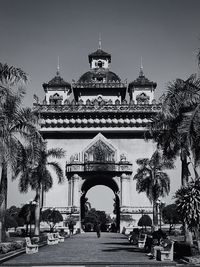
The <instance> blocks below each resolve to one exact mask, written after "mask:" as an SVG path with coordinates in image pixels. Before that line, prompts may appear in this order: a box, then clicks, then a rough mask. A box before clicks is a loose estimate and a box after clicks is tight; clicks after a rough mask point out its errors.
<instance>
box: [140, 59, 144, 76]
mask: <svg viewBox="0 0 200 267" xmlns="http://www.w3.org/2000/svg"><path fill="white" fill-rule="evenodd" d="M139 76H144V72H143V65H142V57H141V59H140V74H139Z"/></svg>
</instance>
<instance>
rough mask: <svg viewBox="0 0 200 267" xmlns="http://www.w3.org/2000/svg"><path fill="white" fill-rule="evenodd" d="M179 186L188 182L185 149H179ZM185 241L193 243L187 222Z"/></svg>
mask: <svg viewBox="0 0 200 267" xmlns="http://www.w3.org/2000/svg"><path fill="white" fill-rule="evenodd" d="M180 158H181V186H186V185H187V183H188V177H189V170H188V162H187V153H186V151H185V149H182V150H181V155H180ZM185 242H187V243H189V244H190V245H193V239H192V233H191V232H190V231H189V229H188V227H187V224H185Z"/></svg>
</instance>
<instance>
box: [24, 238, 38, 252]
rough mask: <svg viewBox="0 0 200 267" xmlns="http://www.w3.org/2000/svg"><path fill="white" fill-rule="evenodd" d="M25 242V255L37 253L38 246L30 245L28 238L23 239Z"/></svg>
mask: <svg viewBox="0 0 200 267" xmlns="http://www.w3.org/2000/svg"><path fill="white" fill-rule="evenodd" d="M25 241H26V254H33V253H36V252H38V245H36V244H32V243H31V239H30V237H25Z"/></svg>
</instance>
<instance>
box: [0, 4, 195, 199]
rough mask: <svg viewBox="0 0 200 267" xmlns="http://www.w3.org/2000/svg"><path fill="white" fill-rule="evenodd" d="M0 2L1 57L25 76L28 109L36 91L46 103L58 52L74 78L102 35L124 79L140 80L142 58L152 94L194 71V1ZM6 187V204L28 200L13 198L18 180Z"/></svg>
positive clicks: (114, 66) (65, 70)
mask: <svg viewBox="0 0 200 267" xmlns="http://www.w3.org/2000/svg"><path fill="white" fill-rule="evenodd" d="M0 7H1V8H0V39H1V41H0V61H1V62H2V63H8V64H9V65H13V66H15V67H20V68H22V69H23V70H24V71H25V72H26V73H27V74H28V76H29V82H28V84H27V95H26V97H25V99H24V105H26V106H32V102H33V95H34V94H36V95H38V96H39V98H40V100H43V98H44V91H43V88H42V84H43V83H44V82H48V81H49V80H50V79H52V78H53V77H54V76H55V74H56V68H57V57H58V56H59V58H60V73H61V76H62V77H63V78H64V79H65V80H66V81H68V82H71V81H72V79H74V80H78V79H79V77H80V76H81V75H82V74H83V73H84V72H86V71H87V70H88V69H89V64H88V54H89V53H91V52H93V51H95V50H96V49H97V47H98V38H99V33H100V34H101V38H102V49H103V50H105V51H106V52H109V53H111V55H112V63H111V69H112V71H114V72H115V73H116V74H118V75H119V76H120V78H121V79H122V80H125V79H127V81H128V82H131V81H133V80H134V79H136V78H137V76H138V73H139V67H140V59H141V57H142V59H143V67H144V73H145V75H146V76H147V77H148V78H149V79H150V80H152V81H155V82H157V84H158V86H157V90H156V97H157V98H158V97H159V96H160V95H161V94H162V93H163V92H164V91H165V90H166V88H167V84H168V83H169V82H172V81H173V80H175V79H176V78H182V79H186V78H187V77H189V75H190V74H192V73H196V72H197V71H198V68H197V59H196V55H197V53H198V49H199V47H200V28H199V25H200V16H199V10H200V1H199V0H118V1H116V0H115V1H114V0H101V1H99V0H84V1H83V0H17V1H14V0H0ZM9 190H10V191H9V192H10V195H9V199H8V203H9V204H13V203H17V204H18V203H21V202H24V201H25V200H26V199H27V198H28V197H29V198H30V196H29V195H28V196H23V198H21V197H19V196H18V197H15V193H14V192H15V190H16V185H15V184H11V185H10V189H9ZM112 198H113V196H112V194H111V195H110V199H112Z"/></svg>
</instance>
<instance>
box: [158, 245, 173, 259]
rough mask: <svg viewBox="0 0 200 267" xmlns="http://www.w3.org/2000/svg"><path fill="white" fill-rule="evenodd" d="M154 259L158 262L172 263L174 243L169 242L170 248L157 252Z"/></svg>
mask: <svg viewBox="0 0 200 267" xmlns="http://www.w3.org/2000/svg"><path fill="white" fill-rule="evenodd" d="M156 259H157V260H158V261H173V260H174V241H171V244H170V247H166V248H165V247H164V248H163V249H162V250H158V251H157V256H156Z"/></svg>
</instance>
